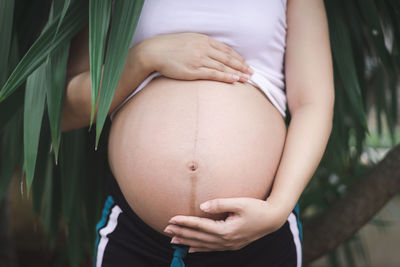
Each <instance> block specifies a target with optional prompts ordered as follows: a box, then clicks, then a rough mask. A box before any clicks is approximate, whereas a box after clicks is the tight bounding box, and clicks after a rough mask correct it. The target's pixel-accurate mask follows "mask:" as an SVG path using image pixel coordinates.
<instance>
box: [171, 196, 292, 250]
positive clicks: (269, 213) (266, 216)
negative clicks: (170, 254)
mask: <svg viewBox="0 0 400 267" xmlns="http://www.w3.org/2000/svg"><path fill="white" fill-rule="evenodd" d="M207 203H208V208H207ZM200 208H201V209H202V210H203V211H205V212H207V213H224V212H228V213H229V214H228V217H227V218H226V219H225V220H218V221H216V220H212V219H208V218H201V217H195V216H182V215H178V216H174V217H172V218H171V219H170V221H169V223H170V224H169V225H168V226H167V227H166V228H165V230H164V231H165V232H166V233H167V234H169V235H170V236H173V238H172V240H171V243H175V244H184V245H188V246H190V249H189V253H190V252H199V251H217V250H238V249H241V248H243V247H244V246H246V245H248V244H249V243H251V242H253V241H255V240H257V239H259V238H261V237H263V236H265V235H267V234H269V233H272V232H274V231H276V230H278V229H279V228H280V227H282V226H283V224H284V223H285V222H286V220H287V216H286V215H287V213H285V212H284V211H282V209H280V207H277V206H276V205H272V203H270V202H268V199H267V201H264V200H260V199H255V198H245V197H243V198H219V199H214V200H209V201H207V202H204V203H203V204H202V205H200Z"/></svg>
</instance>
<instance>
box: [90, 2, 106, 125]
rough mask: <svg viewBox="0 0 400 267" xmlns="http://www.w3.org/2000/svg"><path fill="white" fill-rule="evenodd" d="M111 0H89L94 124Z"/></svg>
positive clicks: (92, 114) (91, 121) (92, 115)
mask: <svg viewBox="0 0 400 267" xmlns="http://www.w3.org/2000/svg"><path fill="white" fill-rule="evenodd" d="M110 15H111V1H110V0H90V1H89V55H90V81H91V87H92V90H91V115H90V126H92V123H93V119H94V113H95V108H96V104H97V100H98V95H99V87H100V77H101V74H102V69H103V60H104V48H105V44H106V36H107V31H108V27H109V24H110Z"/></svg>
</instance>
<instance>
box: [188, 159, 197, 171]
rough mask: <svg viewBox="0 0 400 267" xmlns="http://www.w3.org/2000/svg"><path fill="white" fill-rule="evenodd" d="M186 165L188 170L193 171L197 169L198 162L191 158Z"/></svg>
mask: <svg viewBox="0 0 400 267" xmlns="http://www.w3.org/2000/svg"><path fill="white" fill-rule="evenodd" d="M187 167H188V168H189V170H190V171H192V172H194V171H196V170H197V168H198V164H197V162H196V161H194V160H191V161H189V162H188V163H187Z"/></svg>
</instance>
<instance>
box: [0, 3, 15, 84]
mask: <svg viewBox="0 0 400 267" xmlns="http://www.w3.org/2000/svg"><path fill="white" fill-rule="evenodd" d="M13 15H14V0H2V1H0V32H1V38H0V86H1V85H3V83H4V82H5V79H6V77H7V76H6V75H7V74H8V64H7V63H8V53H9V49H10V44H11V37H12V36H11V30H12V24H13Z"/></svg>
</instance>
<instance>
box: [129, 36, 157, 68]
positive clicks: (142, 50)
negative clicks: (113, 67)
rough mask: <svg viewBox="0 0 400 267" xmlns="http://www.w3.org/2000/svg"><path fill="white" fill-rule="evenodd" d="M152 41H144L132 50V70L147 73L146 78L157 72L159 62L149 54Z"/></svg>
mask: <svg viewBox="0 0 400 267" xmlns="http://www.w3.org/2000/svg"><path fill="white" fill-rule="evenodd" d="M150 39H151V38H148V39H144V40H143V41H141V42H139V43H137V44H136V45H135V46H134V47H133V48H132V49H133V50H132V52H133V60H132V61H131V63H132V64H131V68H132V69H140V70H141V71H143V72H145V73H146V76H147V75H149V74H150V73H152V72H154V71H156V70H157V61H156V59H155V58H154V57H153V56H152V55H151V53H149V52H148V45H149V42H150Z"/></svg>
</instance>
